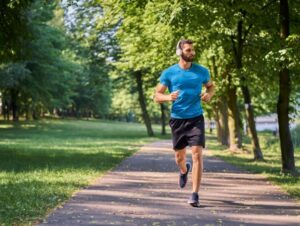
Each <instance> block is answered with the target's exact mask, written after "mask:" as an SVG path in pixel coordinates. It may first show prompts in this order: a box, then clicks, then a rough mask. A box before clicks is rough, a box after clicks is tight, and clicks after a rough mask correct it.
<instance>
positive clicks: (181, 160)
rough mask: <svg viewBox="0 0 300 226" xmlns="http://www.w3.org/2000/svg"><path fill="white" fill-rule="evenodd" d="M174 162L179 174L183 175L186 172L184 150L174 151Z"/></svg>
mask: <svg viewBox="0 0 300 226" xmlns="http://www.w3.org/2000/svg"><path fill="white" fill-rule="evenodd" d="M175 161H176V164H177V165H178V167H179V169H180V173H182V174H184V173H186V171H187V168H186V149H185V148H184V149H181V150H176V151H175Z"/></svg>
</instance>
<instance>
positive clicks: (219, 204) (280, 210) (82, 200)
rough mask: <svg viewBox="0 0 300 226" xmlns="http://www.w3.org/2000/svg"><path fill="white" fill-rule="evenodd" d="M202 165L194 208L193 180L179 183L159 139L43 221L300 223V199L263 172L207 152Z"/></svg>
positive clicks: (169, 149) (167, 146) (168, 149)
mask: <svg viewBox="0 0 300 226" xmlns="http://www.w3.org/2000/svg"><path fill="white" fill-rule="evenodd" d="M205 152H206V151H205ZM189 154H190V152H189ZM188 159H191V156H190V155H189V156H188ZM204 171H205V172H204V176H203V180H202V185H201V191H200V193H199V195H200V203H201V207H200V208H193V207H191V206H189V205H188V204H187V200H188V198H189V196H190V193H191V183H190V181H189V182H188V185H187V186H186V188H184V189H179V188H178V184H177V181H178V169H177V167H176V165H175V162H174V154H173V151H172V147H171V143H170V142H169V141H159V142H155V143H152V144H149V145H146V146H144V147H142V148H141V150H140V151H138V152H137V153H135V154H134V155H133V156H131V157H129V158H127V159H126V160H124V161H123V162H122V163H121V164H120V165H119V166H118V167H116V168H115V169H113V170H112V171H110V172H108V173H107V174H106V175H104V176H103V177H101V178H99V179H98V180H96V181H95V183H94V184H93V185H91V186H89V187H88V188H86V189H83V190H81V191H79V192H78V193H76V194H75V195H74V196H73V197H72V198H71V199H70V200H69V201H68V202H67V203H65V204H64V206H63V207H61V208H57V209H56V210H55V211H54V212H53V213H52V214H50V215H49V216H48V218H47V219H45V220H44V221H43V222H42V223H41V224H40V225H73V226H74V225H122V226H125V225H138V226H143V225H144V226H146V225H148V226H159V225H169V226H171V225H172V226H175V225H176V226H184V225H193V226H196V225H199V226H200V225H201V226H202V225H207V226H208V225H209V226H213V225H216V226H219V225H228V226H235V225H238V226H241V225H243V226H248V225H249V226H250V225H298V226H300V205H299V203H296V201H295V200H293V199H292V198H290V197H289V196H288V195H286V194H285V193H284V192H283V191H282V190H281V189H280V188H279V187H277V186H274V185H272V184H271V183H269V182H268V181H267V180H266V179H265V178H264V177H262V176H261V175H257V174H252V173H248V172H245V171H243V170H241V169H239V168H237V167H234V166H232V165H230V164H228V163H225V162H224V161H222V160H220V159H217V158H214V157H211V156H209V155H208V154H207V153H205V158H204Z"/></svg>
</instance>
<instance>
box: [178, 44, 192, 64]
mask: <svg viewBox="0 0 300 226" xmlns="http://www.w3.org/2000/svg"><path fill="white" fill-rule="evenodd" d="M181 57H182V59H184V60H185V61H186V62H192V61H193V60H194V58H195V50H194V47H193V45H192V44H187V43H186V44H183V46H182V54H181Z"/></svg>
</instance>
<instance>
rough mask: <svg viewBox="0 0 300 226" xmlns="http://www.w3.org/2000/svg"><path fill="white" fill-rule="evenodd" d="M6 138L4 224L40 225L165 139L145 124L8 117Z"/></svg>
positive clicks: (0, 214) (1, 176)
mask: <svg viewBox="0 0 300 226" xmlns="http://www.w3.org/2000/svg"><path fill="white" fill-rule="evenodd" d="M155 130H156V131H155V132H156V133H157V134H159V132H160V127H155ZM0 137H1V139H0V225H32V224H34V223H35V222H37V221H38V220H41V219H42V218H43V217H44V216H45V215H46V214H47V213H49V212H50V211H51V210H52V209H53V208H54V207H56V206H57V205H59V204H61V203H63V202H64V201H66V200H67V199H69V198H70V196H71V195H72V194H73V193H74V192H75V191H77V190H79V189H80V188H82V187H84V186H86V185H88V184H89V183H91V181H92V180H93V179H95V178H97V177H99V176H101V175H102V174H104V173H105V172H106V171H108V170H110V169H112V168H113V167H115V166H116V165H117V164H118V163H120V161H121V160H123V159H124V158H126V157H128V156H130V155H132V154H133V153H134V152H135V151H136V150H138V149H139V147H141V146H142V145H143V144H145V143H147V142H151V141H154V140H157V139H159V137H156V138H149V137H147V134H146V130H145V127H144V126H143V125H140V124H133V123H122V122H110V121H99V120H90V121H84V120H43V121H39V122H20V123H5V122H3V121H2V122H1V123H0Z"/></svg>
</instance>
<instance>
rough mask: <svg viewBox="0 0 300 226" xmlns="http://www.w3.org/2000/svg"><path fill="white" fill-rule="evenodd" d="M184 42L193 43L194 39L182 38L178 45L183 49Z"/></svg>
mask: <svg viewBox="0 0 300 226" xmlns="http://www.w3.org/2000/svg"><path fill="white" fill-rule="evenodd" d="M184 44H190V45H191V44H193V41H192V40H190V39H181V40H180V41H179V43H178V47H179V48H180V49H182V46H183V45H184Z"/></svg>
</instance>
